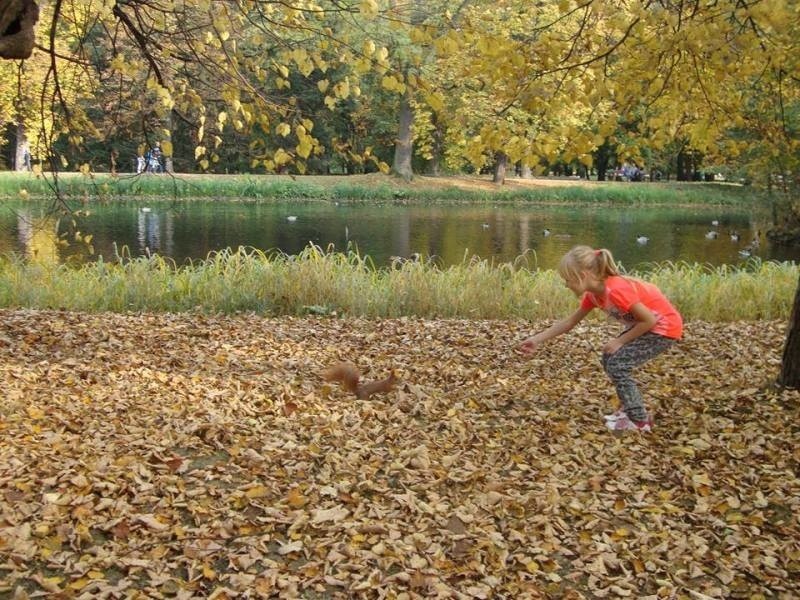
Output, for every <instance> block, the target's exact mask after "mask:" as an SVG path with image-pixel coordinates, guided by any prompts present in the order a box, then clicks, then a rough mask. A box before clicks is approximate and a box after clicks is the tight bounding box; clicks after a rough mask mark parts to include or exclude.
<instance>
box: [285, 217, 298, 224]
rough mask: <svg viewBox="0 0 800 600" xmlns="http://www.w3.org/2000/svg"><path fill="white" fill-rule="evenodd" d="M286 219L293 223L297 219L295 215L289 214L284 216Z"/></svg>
mask: <svg viewBox="0 0 800 600" xmlns="http://www.w3.org/2000/svg"><path fill="white" fill-rule="evenodd" d="M286 220H287V221H289V223H294V222H295V221H297V217H295V216H294V215H289V216H288V217H286Z"/></svg>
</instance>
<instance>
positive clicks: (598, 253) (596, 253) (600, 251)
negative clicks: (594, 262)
mask: <svg viewBox="0 0 800 600" xmlns="http://www.w3.org/2000/svg"><path fill="white" fill-rule="evenodd" d="M602 252H603V251H602V250H595V251H594V255H595V256H600V254H602Z"/></svg>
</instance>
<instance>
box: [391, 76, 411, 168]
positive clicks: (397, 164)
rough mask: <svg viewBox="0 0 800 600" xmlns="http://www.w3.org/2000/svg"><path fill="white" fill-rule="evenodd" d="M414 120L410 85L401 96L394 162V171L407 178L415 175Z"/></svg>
mask: <svg viewBox="0 0 800 600" xmlns="http://www.w3.org/2000/svg"><path fill="white" fill-rule="evenodd" d="M413 122H414V111H413V109H412V108H411V92H410V90H409V88H408V87H406V91H405V93H404V94H403V96H402V97H401V98H400V118H399V126H398V132H397V141H396V142H395V145H394V164H393V165H392V171H393V172H394V173H395V174H396V175H399V176H400V177H402V178H403V179H405V180H407V181H408V180H410V179H412V178H413V177H414V170H413V167H412V166H411V156H412V154H413V151H414V146H413V143H414V142H413V137H412V132H411V125H412V124H413Z"/></svg>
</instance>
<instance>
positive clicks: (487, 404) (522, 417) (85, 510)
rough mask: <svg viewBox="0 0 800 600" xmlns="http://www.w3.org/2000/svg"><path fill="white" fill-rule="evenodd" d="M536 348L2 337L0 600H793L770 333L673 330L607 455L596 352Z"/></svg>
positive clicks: (10, 315) (380, 334)
mask: <svg viewBox="0 0 800 600" xmlns="http://www.w3.org/2000/svg"><path fill="white" fill-rule="evenodd" d="M539 326H541V324H531V323H526V322H523V321H483V320H421V319H415V318H399V319H385V320H365V319H347V320H340V319H327V318H314V317H307V318H294V317H284V318H280V319H268V318H261V317H257V316H252V315H246V314H241V315H233V316H228V317H223V316H208V315H203V314H199V313H185V314H159V315H155V314H146V313H141V314H110V313H100V314H86V313H78V312H60V311H59V312H56V311H53V312H39V311H28V310H24V311H23V310H19V311H13V310H4V311H0V389H2V396H1V397H0V398H1V399H0V402H1V404H0V440H2V441H0V499H2V500H0V502H2V517H0V582H1V583H0V598H15V599H20V598H33V597H36V596H37V595H45V596H47V597H53V598H184V599H188V598H218V599H222V598H230V599H233V598H243V597H247V595H248V594H249V597H257V598H267V597H284V598H297V597H301V598H358V597H369V598H373V597H386V598H415V597H416V598H419V597H439V598H587V599H589V598H606V597H607V598H617V597H632V598H633V597H637V598H642V597H645V598H653V599H655V598H688V599H701V600H702V599H707V598H731V597H742V598H771V597H776V598H786V599H788V598H796V597H798V595H800V583H799V582H800V517H799V516H798V515H800V481H798V460H799V459H800V454H798V448H800V444H799V443H798V442H800V439H799V438H800V435H799V433H798V423H800V395H799V394H798V393H797V392H777V391H775V390H773V389H761V386H762V385H763V384H765V383H766V382H768V381H769V379H770V378H771V377H774V376H775V375H776V373H777V369H778V365H779V362H780V353H781V348H782V343H783V339H784V327H785V321H759V322H754V323H741V322H739V323H718V324H711V323H707V322H702V321H697V320H694V321H691V322H689V323H688V326H687V333H686V338H685V340H684V341H682V342H681V343H680V344H679V346H678V347H677V348H676V349H675V350H673V351H671V352H670V353H669V354H667V355H665V356H663V357H661V358H659V359H657V360H656V361H655V362H653V363H652V364H651V365H650V366H649V367H647V368H646V369H645V370H644V372H643V373H642V374H641V377H640V379H641V381H642V383H643V386H644V390H645V392H646V393H645V395H646V397H647V399H648V402H649V403H650V406H651V408H652V410H653V412H654V414H655V421H656V427H655V430H654V432H653V433H652V434H649V435H635V434H632V435H625V436H621V437H615V436H614V435H612V434H610V433H608V432H607V431H606V430H605V428H604V426H603V424H602V420H601V415H602V414H603V413H604V412H608V411H609V410H611V409H612V408H613V390H612V388H611V386H610V384H609V383H608V382H607V380H606V379H605V376H604V375H603V373H602V371H601V369H600V366H599V357H598V355H597V352H598V350H599V348H600V347H601V345H602V342H603V340H604V339H605V338H606V337H607V336H609V335H612V333H613V329H612V328H611V326H610V325H605V324H596V325H593V326H591V327H588V326H587V327H581V328H580V329H579V330H577V331H575V332H573V333H571V334H570V335H568V336H564V337H562V338H559V339H558V340H555V341H553V342H552V343H551V344H549V345H547V346H545V347H544V348H543V349H542V351H541V352H540V353H539V354H537V355H535V356H534V357H533V358H529V359H523V358H521V357H519V356H517V355H516V354H515V353H514V352H513V351H512V348H513V345H514V343H515V342H516V341H518V340H520V339H521V337H522V336H523V335H524V334H526V333H527V332H528V331H530V330H531V329H535V328H537V327H539ZM342 359H346V360H352V361H353V362H355V363H356V364H357V365H358V366H359V368H360V369H362V371H364V372H365V374H366V377H367V378H368V379H372V378H381V377H384V376H386V374H388V373H389V372H390V371H391V370H393V369H394V370H396V372H397V375H398V376H399V377H400V378H401V381H402V383H401V385H400V386H399V387H398V389H396V390H395V391H393V392H390V393H389V394H385V395H381V396H375V397H373V398H372V399H371V400H359V399H356V398H355V397H354V396H351V395H348V394H347V393H345V392H344V391H343V390H342V389H340V388H339V387H338V386H331V385H330V384H326V383H324V382H323V380H322V378H321V373H322V372H323V371H324V369H325V368H326V367H328V366H330V365H331V364H333V363H334V362H336V361H338V360H342Z"/></svg>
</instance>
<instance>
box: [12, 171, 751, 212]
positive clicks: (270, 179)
mask: <svg viewBox="0 0 800 600" xmlns="http://www.w3.org/2000/svg"><path fill="white" fill-rule="evenodd" d="M51 186H52V179H51V178H50V177H49V176H48V177H47V178H42V177H38V178H37V177H34V176H32V175H30V174H27V173H24V174H19V173H8V172H6V173H0V198H3V197H6V198H17V197H19V195H20V193H21V192H22V195H23V196H30V197H34V198H42V197H45V198H47V197H52V196H53V190H52V187H51ZM58 187H59V191H60V193H61V194H62V195H63V197H65V198H67V199H73V200H83V199H85V198H90V199H100V200H120V199H122V200H137V199H147V200H152V199H158V198H164V199H165V200H170V199H174V198H216V199H235V200H328V201H330V200H337V201H342V202H406V201H414V202H476V201H478V202H480V201H492V202H540V203H589V204H591V203H614V204H630V205H634V204H712V205H730V204H738V203H744V202H754V201H755V200H756V199H757V196H758V195H759V192H756V191H754V190H752V189H749V188H742V187H739V186H726V185H719V184H682V183H674V182H673V183H602V182H598V183H595V184H593V185H585V186H575V185H570V182H567V181H565V182H564V186H563V187H545V186H541V187H522V186H518V187H508V186H507V187H504V188H499V189H494V188H492V189H480V188H475V189H461V188H459V187H457V186H455V185H453V186H451V187H442V186H441V184H437V185H430V186H428V185H426V184H425V179H424V178H421V179H420V180H417V181H416V182H415V183H414V184H413V185H408V184H406V183H404V182H402V181H400V180H395V179H392V178H389V177H386V178H379V177H378V178H376V179H375V180H374V181H369V182H365V181H364V180H363V179H361V180H357V179H354V180H353V181H352V182H351V181H348V180H347V179H346V178H343V177H331V178H326V177H307V178H304V177H298V178H295V179H291V178H289V177H275V176H267V175H240V176H214V175H204V176H197V175H191V176H180V175H179V176H175V177H171V176H167V175H138V176H134V175H125V176H121V177H111V176H109V175H96V176H94V177H91V178H88V177H83V176H80V175H76V174H74V173H67V174H62V175H61V176H59V178H58Z"/></svg>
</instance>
